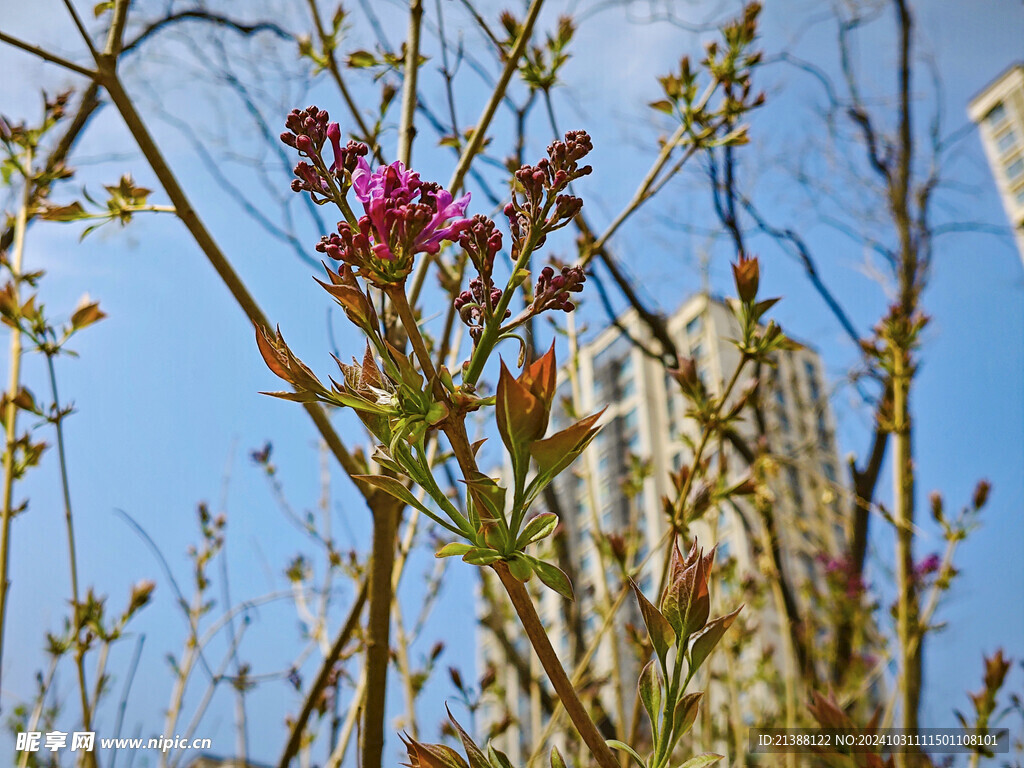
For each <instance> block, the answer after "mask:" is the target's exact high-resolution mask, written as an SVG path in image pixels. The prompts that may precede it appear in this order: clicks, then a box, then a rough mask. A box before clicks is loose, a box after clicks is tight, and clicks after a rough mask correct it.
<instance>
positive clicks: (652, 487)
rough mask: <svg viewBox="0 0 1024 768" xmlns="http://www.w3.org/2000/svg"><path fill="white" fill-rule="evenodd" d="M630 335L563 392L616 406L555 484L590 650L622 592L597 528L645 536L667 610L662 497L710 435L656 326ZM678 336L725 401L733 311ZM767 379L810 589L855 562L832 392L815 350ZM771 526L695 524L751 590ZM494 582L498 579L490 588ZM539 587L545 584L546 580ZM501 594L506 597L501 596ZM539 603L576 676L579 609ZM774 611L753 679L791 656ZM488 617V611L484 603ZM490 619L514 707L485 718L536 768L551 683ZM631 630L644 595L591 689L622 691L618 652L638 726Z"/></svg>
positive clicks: (755, 650) (782, 515)
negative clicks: (505, 719) (826, 561)
mask: <svg viewBox="0 0 1024 768" xmlns="http://www.w3.org/2000/svg"><path fill="white" fill-rule="evenodd" d="M616 325H617V326H618V327H616ZM616 325H613V326H611V327H609V328H607V329H605V330H603V331H602V332H600V333H598V334H597V335H596V337H594V338H593V340H592V341H590V342H588V343H586V344H585V345H584V346H582V348H581V349H580V350H579V354H578V365H577V368H576V374H575V376H573V377H571V378H570V377H569V376H568V374H567V371H564V370H563V371H562V373H561V379H560V383H559V387H560V389H559V395H560V398H559V399H560V400H562V401H563V402H564V401H565V400H566V399H571V401H572V402H573V403H574V405H575V410H576V413H577V414H578V415H580V416H583V415H586V414H589V413H593V412H594V411H597V410H600V409H601V408H602V407H604V406H606V405H607V406H608V409H607V411H606V412H605V416H604V418H603V420H602V421H603V424H604V426H603V429H602V431H601V433H600V434H599V435H598V437H597V438H596V439H595V440H594V442H593V443H592V444H591V446H590V447H589V448H588V449H587V451H586V452H585V453H584V454H583V456H582V457H580V459H579V460H578V461H577V462H576V464H575V465H574V466H573V467H571V468H570V469H569V470H568V471H566V472H565V473H564V474H563V475H562V476H560V477H559V478H558V480H556V483H555V485H556V490H557V496H558V499H559V504H560V507H561V509H560V512H561V513H562V524H563V526H564V528H565V533H566V536H565V542H566V546H567V548H568V555H569V558H570V561H571V562H572V563H573V564H574V568H575V570H576V573H575V590H576V596H577V601H579V604H580V608H581V611H580V614H581V617H582V625H583V626H582V629H583V636H584V637H585V638H587V639H589V638H590V637H592V636H593V633H594V631H595V630H597V628H598V627H599V626H600V625H601V622H602V618H601V616H600V610H599V606H601V605H602V604H606V603H605V602H604V596H605V594H609V593H613V594H610V597H611V599H613V600H614V598H615V597H616V596H617V594H618V590H619V588H620V585H621V580H620V578H619V576H618V575H617V574H615V573H609V574H607V575H605V576H604V577H603V576H602V573H601V567H600V562H601V559H600V557H599V556H598V551H597V548H596V546H597V545H596V538H597V537H595V535H594V533H595V530H600V531H601V532H602V533H609V532H634V535H635V537H636V538H635V539H634V541H636V542H638V543H637V547H636V560H637V561H641V560H643V559H644V558H645V557H646V556H647V554H648V553H651V558H650V560H649V561H648V564H647V566H646V567H645V568H644V570H643V571H642V572H641V573H640V574H639V577H638V578H637V581H638V583H639V584H640V587H641V589H642V590H643V591H644V593H645V594H646V595H647V596H648V598H649V599H651V600H652V601H654V602H657V600H658V596H657V595H656V594H655V593H656V591H657V589H658V582H659V578H660V574H661V568H662V565H663V562H664V561H663V553H664V551H665V542H666V538H665V535H666V530H667V528H668V523H667V518H666V516H665V512H664V511H663V507H662V503H661V498H662V496H669V497H671V496H672V495H673V491H672V488H671V480H670V477H669V474H670V472H673V471H676V470H678V469H679V468H680V467H681V466H682V465H683V464H684V463H685V464H688V463H689V461H690V459H691V456H692V453H691V449H690V447H689V446H690V445H692V444H694V441H696V439H697V438H698V434H697V427H696V424H695V422H694V421H693V420H692V419H691V418H689V417H687V415H686V410H687V407H688V404H687V402H686V401H685V400H684V398H683V395H682V393H681V392H680V390H679V385H678V383H676V382H675V381H674V380H673V379H671V378H670V377H669V376H668V375H667V374H666V372H665V369H664V367H663V365H662V364H661V363H660V362H659V361H658V360H654V359H652V358H651V357H650V356H648V355H646V354H645V353H644V351H642V350H641V349H640V348H638V346H637V345H636V344H634V343H633V342H632V341H631V339H638V340H641V341H643V342H645V343H650V337H649V334H648V332H647V330H646V326H645V325H644V324H643V323H642V322H641V320H640V319H639V317H638V316H637V315H636V313H635V312H633V311H630V312H627V313H626V314H624V315H623V316H622V317H620V318H618V321H617V324H616ZM668 330H669V333H670V334H671V336H672V338H673V339H674V341H675V343H676V345H677V347H678V350H679V353H680V354H681V355H689V356H692V357H693V358H694V359H695V360H696V361H697V366H698V373H699V375H700V376H701V379H702V380H703V381H704V383H705V385H706V386H707V387H708V388H709V389H710V390H711V392H713V393H714V392H720V391H721V387H722V386H723V382H725V381H727V380H728V379H729V378H730V376H731V375H732V372H733V370H734V368H735V366H736V364H737V363H738V361H739V352H738V350H737V349H736V347H735V345H734V344H733V343H732V342H731V341H730V339H736V338H739V337H740V334H741V331H740V326H739V322H738V321H737V320H736V318H735V317H734V316H733V314H732V311H731V310H730V309H729V307H728V305H726V304H725V303H724V302H722V301H720V300H716V299H713V298H708V297H707V296H705V295H703V294H701V295H696V296H693V297H692V298H690V299H689V300H688V301H686V302H685V303H684V305H683V306H682V307H681V308H680V309H679V311H678V312H676V313H675V314H674V315H673V316H672V317H671V318H669V320H668ZM650 346H654V345H653V344H650ZM753 376H754V370H753V366H752V365H748V366H747V368H746V370H745V372H744V374H743V376H742V378H741V379H740V380H739V382H738V385H737V386H736V387H735V389H734V392H735V393H739V392H741V391H742V390H743V389H744V384H746V383H747V382H749V381H750V380H751V379H752V377H753ZM761 377H762V382H763V387H764V389H763V390H762V392H763V394H762V402H763V405H764V407H763V412H764V416H765V422H766V423H765V432H766V433H767V434H768V435H769V436H770V441H771V445H770V449H771V452H772V454H773V455H774V456H775V457H776V461H775V474H774V479H773V480H772V481H771V487H772V493H773V495H774V497H775V503H774V515H775V518H776V520H777V522H778V524H779V540H780V543H781V548H782V551H783V553H784V555H783V558H784V559H783V567H784V568H785V569H786V570H787V575H788V576H789V578H790V580H791V581H792V582H793V583H795V584H796V585H797V586H798V587H801V588H803V587H807V586H809V585H810V581H811V580H812V579H814V578H815V573H820V572H821V568H820V567H818V568H815V562H814V560H815V557H816V556H817V555H819V554H820V553H838V552H842V551H843V541H844V532H843V527H842V520H843V518H844V515H843V510H842V505H843V503H844V495H843V494H842V493H840V492H839V490H840V488H839V480H838V478H839V475H840V472H841V469H840V464H839V459H838V455H837V451H836V443H835V436H834V432H835V427H834V423H833V417H832V411H831V409H830V407H829V399H828V392H827V384H826V379H825V376H824V374H823V370H822V364H821V360H820V358H819V356H818V354H817V353H816V352H815V351H814V350H813V349H811V348H809V347H805V348H803V349H799V350H795V351H787V352H781V353H779V354H778V357H777V365H776V367H774V368H768V369H766V370H762V371H761ZM565 420H566V417H565V415H564V413H563V414H559V413H557V412H556V413H555V414H554V415H553V421H554V425H553V427H552V428H553V429H554V428H555V427H557V426H559V425H560V422H562V423H564V422H565ZM737 432H738V433H739V434H740V435H741V437H742V438H745V439H747V440H748V441H751V442H753V441H756V436H757V434H758V429H757V427H756V426H755V425H754V424H753V423H752V420H751V419H750V418H749V417H748V418H746V419H745V420H744V421H742V422H740V423H739V424H738V425H737ZM725 454H726V455H727V456H728V458H729V467H730V474H731V475H734V476H735V479H736V480H738V479H739V478H740V476H741V475H743V474H744V473H745V472H746V471H747V466H746V462H745V461H744V460H743V459H742V457H741V456H740V455H739V454H738V453H737V452H736V451H735V449H732V448H726V449H725ZM638 461H642V462H644V463H646V466H647V472H646V473H644V476H643V478H642V480H640V481H639V482H636V481H635V479H636V477H637V475H636V472H635V470H636V467H637V462H638ZM631 480H632V481H633V482H631ZM624 489H630V491H629V492H627V491H626V490H624ZM535 511H541V510H539V509H538V510H535ZM762 528H763V527H762V523H761V521H760V519H759V517H758V515H757V514H756V512H755V511H754V509H753V508H752V505H750V504H747V503H745V502H741V503H740V508H739V509H733V508H730V507H727V506H724V505H723V506H722V507H721V508H720V509H717V510H715V509H713V510H711V511H709V512H708V513H707V514H706V515H705V516H704V518H703V519H701V520H700V521H698V522H697V523H696V524H694V525H693V526H692V528H691V533H692V534H694V535H696V536H697V537H698V538H699V540H700V544H701V545H702V546H704V547H705V548H709V547H710V546H711V545H712V544H713V543H717V544H718V547H719V549H718V557H717V563H719V564H722V563H724V562H726V561H730V560H731V561H733V563H734V568H735V572H736V573H737V574H738V579H737V580H740V579H742V577H743V576H744V575H745V574H746V575H753V574H756V573H757V571H758V569H759V568H761V567H762V566H763V564H764V561H763V555H759V554H758V553H759V552H764V551H765V548H764V543H765V540H764V538H763V530H762ZM487 584H488V582H484V587H483V588H487ZM531 586H536V580H534V581H533V582H531ZM819 586H820V585H819ZM801 591H802V592H805V590H803V589H802V590H801ZM490 592H491V594H497V592H500V590H497V591H496V590H493V589H491V590H490ZM536 594H537V595H538V599H539V600H540V605H539V612H540V614H541V618H542V619H543V621H544V622H545V625H546V626H547V628H548V631H549V635H550V636H551V638H552V643H553V645H554V647H555V650H556V651H557V652H558V653H559V655H560V657H561V658H562V662H563V665H564V666H565V667H566V668H567V669H568V670H570V673H571V670H572V668H573V666H574V662H575V661H576V660H577V659H578V658H579V653H578V651H579V649H575V650H576V651H577V652H576V653H574V652H573V651H574V648H573V645H572V636H573V633H571V632H570V631H569V627H567V625H566V619H565V611H564V606H565V602H564V601H563V600H562V598H561V597H560V596H558V595H557V594H555V593H554V592H551V591H550V590H546V589H543V588H541V589H538V590H537V591H536ZM712 597H713V600H714V601H715V602H714V604H713V609H712V615H713V616H715V615H720V614H722V613H726V612H728V611H729V610H731V609H732V608H734V607H735V605H736V604H738V602H740V598H739V597H738V596H737V595H730V594H728V593H727V592H726V591H725V590H724V589H723V588H722V587H721V586H720V585H714V584H713V586H712ZM771 604H772V603H771V600H768V601H767V603H766V607H762V608H751V607H748V609H747V615H748V617H750V614H751V611H756V615H754V616H752V617H751V618H753V620H754V625H755V626H756V628H757V633H756V641H755V642H753V643H752V644H751V645H750V646H749V647H748V648H747V650H746V652H745V655H744V656H743V657H742V663H743V664H744V665H749V668H750V669H753V667H754V666H756V665H757V664H758V663H759V662H761V661H762V660H763V658H764V656H765V654H766V653H767V654H772V653H775V654H778V653H780V649H782V648H784V647H785V640H784V639H783V638H782V636H781V634H780V626H779V617H778V615H777V614H776V613H775V612H774V611H773V610H772V609H771V607H770V606H771ZM481 606H482V610H484V608H485V602H484V601H481ZM485 612H486V613H488V614H490V615H489V621H490V623H491V627H492V629H490V630H488V629H484V628H481V642H480V662H481V669H483V668H485V667H486V666H493V667H494V668H495V671H496V672H497V674H498V681H499V686H498V689H499V690H501V691H502V692H503V700H502V702H501V705H497V704H496V705H494V706H491V707H490V708H489V709H488V711H487V712H485V713H484V717H485V720H486V719H490V720H492V721H494V720H498V719H500V718H501V717H502V716H504V714H505V713H507V714H508V715H509V716H510V717H511V723H512V724H511V726H510V727H509V728H508V730H507V731H506V732H505V733H504V735H503V736H502V737H501V738H500V739H497V740H496V746H498V747H499V748H500V749H504V750H506V751H507V752H508V754H509V757H510V758H511V760H512V763H513V765H524V764H525V762H526V759H527V757H528V756H529V751H530V750H531V749H532V747H533V746H534V743H535V742H536V741H537V740H538V739H537V736H538V734H539V733H540V732H541V731H542V729H543V726H544V725H545V724H546V722H547V717H546V716H545V715H544V712H543V706H542V704H543V698H544V696H546V695H548V694H547V693H546V691H542V690H538V689H537V686H532V687H531V686H529V685H526V684H524V681H525V680H526V679H527V677H529V676H537V677H543V673H542V672H541V671H540V669H539V665H538V664H537V662H536V660H535V659H534V656H533V654H532V652H531V651H530V648H529V644H528V643H527V641H526V639H525V637H523V635H522V633H521V632H520V631H519V630H518V626H517V624H516V622H515V621H514V619H512V617H511V615H510V614H506V616H505V617H504V621H503V623H502V625H501V626H500V629H499V631H500V633H501V634H500V636H498V635H496V633H495V632H494V631H493V629H495V628H497V627H495V623H494V622H495V617H494V616H493V613H491V612H490V611H485ZM627 623H633V624H634V625H636V626H641V627H642V623H641V619H640V616H639V612H638V610H637V609H636V606H635V601H634V599H633V597H632V596H629V597H628V598H627V600H626V603H625V605H624V606H623V608H622V610H621V611H620V612H619V614H618V617H617V622H616V628H615V630H614V631H613V633H614V637H612V633H609V634H606V635H605V636H604V639H603V641H602V642H601V644H600V646H599V647H598V650H597V652H596V654H595V655H594V657H593V659H592V660H591V662H590V663H589V665H588V671H589V674H590V677H591V679H593V680H601V679H602V678H604V679H605V680H606V681H607V683H606V685H607V684H613V683H614V678H613V673H612V671H613V665H614V661H615V657H616V654H617V655H618V660H619V667H618V669H619V675H620V677H619V682H620V684H621V686H622V690H623V696H624V699H625V701H626V702H627V704H626V708H627V712H626V714H627V715H628V714H629V713H630V712H631V710H632V706H633V699H634V698H635V697H636V681H637V676H638V674H639V671H640V667H639V665H638V662H637V660H636V658H635V655H634V654H633V652H632V650H631V648H630V646H629V643H628V641H627V637H626V629H625V625H626V624H627ZM509 647H514V648H516V649H517V650H518V653H519V656H520V659H519V661H520V664H519V667H518V668H517V667H516V666H515V665H513V664H510V663H508V662H507V658H508V656H507V653H506V651H507V649H508V648H509ZM503 648H504V650H503ZM772 649H774V650H772ZM523 662H526V663H528V664H530V665H532V669H524V668H523V667H524V666H525V665H524V663H523ZM777 693H778V692H771V691H768V690H767V689H763V690H760V691H758V690H756V689H755V690H752V691H746V692H744V711H746V707H747V706H748V705H750V706H753V705H754V704H755V703H756V702H757V701H760V702H761V704H763V705H765V706H769V707H771V706H773V705H774V702H777V701H778V698H779V697H778V696H777ZM720 694H721V695H719V696H718V697H717V698H718V706H725V705H728V704H729V702H728V700H727V696H728V694H727V692H720ZM613 698H614V696H611V695H609V696H605V697H602V706H604V707H605V709H606V711H607V712H608V713H609V714H611V715H613V716H614V714H615V712H614V702H613V701H612V699H613ZM737 722H740V721H737Z"/></svg>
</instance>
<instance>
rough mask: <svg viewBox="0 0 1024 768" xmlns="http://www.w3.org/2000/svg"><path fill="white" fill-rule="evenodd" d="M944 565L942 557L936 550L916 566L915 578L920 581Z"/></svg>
mask: <svg viewBox="0 0 1024 768" xmlns="http://www.w3.org/2000/svg"><path fill="white" fill-rule="evenodd" d="M941 567H942V558H941V557H939V556H938V555H937V554H935V553H934V552H933V553H932V554H930V555H928V557H926V558H925V559H924V560H921V561H920V562H919V563H917V564H916V565H915V566H914V578H915V579H917V580H918V581H920V580H921V579H923V578H924V577H925V576H930V575H932V574H933V573H935V572H936V571H938V570H939V568H941Z"/></svg>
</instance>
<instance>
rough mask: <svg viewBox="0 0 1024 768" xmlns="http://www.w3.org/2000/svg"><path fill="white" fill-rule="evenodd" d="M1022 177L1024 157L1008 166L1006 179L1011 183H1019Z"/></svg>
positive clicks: (1023, 174)
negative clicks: (1018, 180)
mask: <svg viewBox="0 0 1024 768" xmlns="http://www.w3.org/2000/svg"><path fill="white" fill-rule="evenodd" d="M1021 176H1024V157H1018V158H1017V159H1016V160H1014V161H1013V162H1012V163H1010V164H1009V165H1007V166H1006V177H1007V178H1008V179H1009V180H1010V182H1011V183H1012V182H1014V181H1017V179H1019V178H1020V177H1021Z"/></svg>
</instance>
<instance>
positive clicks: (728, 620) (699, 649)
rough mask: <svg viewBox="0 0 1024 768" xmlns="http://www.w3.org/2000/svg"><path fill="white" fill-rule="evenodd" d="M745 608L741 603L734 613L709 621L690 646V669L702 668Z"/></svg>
mask: <svg viewBox="0 0 1024 768" xmlns="http://www.w3.org/2000/svg"><path fill="white" fill-rule="evenodd" d="M741 610H743V606H742V605H741V606H740V607H739V608H737V609H736V610H735V611H733V612H732V613H729V614H726V615H725V616H719V617H718V618H717V619H714V620H712V621H709V622H708V625H707V627H705V628H704V631H703V632H701V633H700V634H699V635H697V637H696V638H694V641H693V645H691V646H690V669H691V670H693V671H696V670H698V669H700V666H701V664H703V663H704V661H705V659H707V657H708V656H710V655H711V652H712V651H713V650H714V649H715V646H716V645H718V641H719V640H721V639H722V636H723V635H724V634H725V630H727V629H728V628H729V627H730V626H732V623H733V622H734V621H735V620H736V617H737V616H738V615H739V612H740V611H741Z"/></svg>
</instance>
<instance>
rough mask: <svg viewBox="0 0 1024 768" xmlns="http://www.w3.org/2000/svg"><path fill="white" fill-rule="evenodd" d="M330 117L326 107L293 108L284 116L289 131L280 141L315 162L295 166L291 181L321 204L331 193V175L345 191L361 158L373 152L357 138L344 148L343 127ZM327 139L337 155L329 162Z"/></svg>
mask: <svg viewBox="0 0 1024 768" xmlns="http://www.w3.org/2000/svg"><path fill="white" fill-rule="evenodd" d="M329 118H330V115H328V113H327V110H325V109H319V108H318V107H315V106H312V107H307V108H306V109H304V110H298V109H293V110H292V111H291V112H290V113H289V114H288V117H287V118H286V119H285V128H287V129H288V130H286V131H285V132H284V133H282V134H281V141H283V142H284V143H285V144H287V145H288V146H289V147H291V148H292V149H296V150H298V152H299V154H300V155H301V156H303V157H307V158H309V159H310V160H311V161H312V162H311V163H307V162H304V161H303V162H300V163H298V165H296V166H295V169H294V173H295V176H296V177H297V178H295V179H293V180H292V191H293V192H309V193H310V195H311V196H312V198H313V201H314V202H316V203H319V204H323V203H325V202H327V199H328V198H329V196H330V192H331V185H330V183H329V181H328V176H330V177H332V178H333V179H334V180H335V181H336V183H337V186H338V187H339V188H340V190H341V192H342V193H344V191H345V190H347V189H348V184H349V179H350V178H351V176H352V172H353V171H354V170H355V169H356V165H357V163H358V161H359V159H360V158H363V157H366V155H367V154H368V153H369V151H370V149H369V147H367V146H366V145H365V144H363V143H361V142H358V141H349V142H348V143H347V144H346V145H345V146H344V147H342V146H341V127H340V126H339V125H338V124H337V123H332V122H329ZM328 141H330V143H331V149H332V150H333V154H334V161H333V162H332V163H331V164H330V165H327V163H326V161H325V160H324V158H323V156H322V152H323V148H324V145H325V144H326V143H327V142H328ZM318 196H319V197H318Z"/></svg>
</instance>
